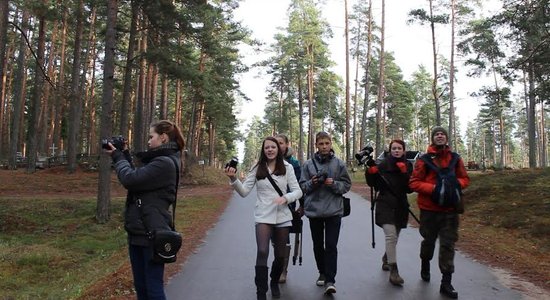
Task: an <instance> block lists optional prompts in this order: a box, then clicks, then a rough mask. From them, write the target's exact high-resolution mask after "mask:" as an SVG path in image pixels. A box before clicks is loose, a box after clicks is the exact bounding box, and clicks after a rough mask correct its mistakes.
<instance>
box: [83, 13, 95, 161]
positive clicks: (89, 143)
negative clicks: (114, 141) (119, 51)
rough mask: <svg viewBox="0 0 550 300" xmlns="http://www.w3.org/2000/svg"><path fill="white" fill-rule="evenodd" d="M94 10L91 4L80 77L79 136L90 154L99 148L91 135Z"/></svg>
mask: <svg viewBox="0 0 550 300" xmlns="http://www.w3.org/2000/svg"><path fill="white" fill-rule="evenodd" d="M96 11H97V7H95V6H93V8H92V11H91V17H90V29H89V36H88V46H87V49H88V50H87V51H86V56H85V58H84V59H83V62H84V63H85V64H86V65H87V67H86V69H85V71H84V72H82V75H81V76H82V77H81V83H80V86H81V89H82V90H85V92H84V93H82V94H84V112H85V115H84V116H85V117H84V118H82V125H83V126H82V133H81V136H82V137H85V142H86V149H85V151H86V153H87V154H90V153H92V152H96V150H99V148H98V147H97V144H96V142H97V141H95V140H94V138H93V137H95V128H96V127H95V125H94V124H95V119H94V118H93V115H94V114H95V111H94V110H95V101H94V100H95V99H94V94H95V86H94V83H95V62H96V56H97V55H96V49H97V45H96V32H95V30H94V29H95V27H96V25H95V24H96Z"/></svg>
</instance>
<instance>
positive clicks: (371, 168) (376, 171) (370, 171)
mask: <svg viewBox="0 0 550 300" xmlns="http://www.w3.org/2000/svg"><path fill="white" fill-rule="evenodd" d="M367 172H368V173H369V174H376V173H378V167H377V166H374V167H370V168H368V170H367Z"/></svg>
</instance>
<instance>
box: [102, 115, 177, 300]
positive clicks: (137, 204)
mask: <svg viewBox="0 0 550 300" xmlns="http://www.w3.org/2000/svg"><path fill="white" fill-rule="evenodd" d="M184 144H185V142H184V139H183V136H182V135H181V132H180V130H179V128H178V126H176V125H175V124H174V123H172V122H170V121H167V120H161V121H158V122H156V123H154V124H152V125H151V127H150V130H149V141H148V146H149V149H148V151H145V152H140V153H137V154H136V157H137V158H139V159H140V161H141V163H142V166H141V167H139V168H135V167H134V166H133V164H132V160H131V156H130V153H129V151H128V149H127V145H126V146H125V149H123V151H121V150H120V149H116V148H115V147H114V146H113V145H112V144H110V143H109V145H110V150H106V151H105V152H106V153H108V154H110V155H111V157H112V159H113V162H114V166H115V170H116V173H117V176H118V180H119V181H120V183H121V184H122V185H123V186H124V187H125V188H126V189H127V190H128V195H127V198H126V209H125V212H124V228H125V230H126V232H127V233H128V248H129V256H130V263H131V265H132V274H133V277H134V287H135V290H136V294H137V299H138V300H142V299H148V300H152V299H166V296H165V293H164V280H163V277H164V264H161V263H156V262H154V261H152V254H153V250H152V245H151V240H150V239H149V238H148V236H149V234H150V233H151V232H154V231H155V230H160V229H163V230H170V229H171V227H172V226H173V224H172V213H171V211H170V206H172V205H173V203H174V201H175V200H176V199H175V195H176V189H177V176H179V174H178V172H177V170H179V167H180V165H181V160H180V155H181V150H182V149H183V147H184ZM172 207H173V206H172ZM172 209H173V208H172ZM145 225H146V226H145Z"/></svg>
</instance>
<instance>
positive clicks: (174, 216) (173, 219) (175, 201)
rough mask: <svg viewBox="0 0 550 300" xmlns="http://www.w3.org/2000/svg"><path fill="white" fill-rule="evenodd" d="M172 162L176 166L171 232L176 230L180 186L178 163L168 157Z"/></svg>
mask: <svg viewBox="0 0 550 300" xmlns="http://www.w3.org/2000/svg"><path fill="white" fill-rule="evenodd" d="M168 157H169V158H170V159H171V160H172V161H173V162H174V166H176V193H175V199H174V205H173V206H172V230H174V231H175V230H176V203H177V202H178V188H179V185H180V167H179V166H178V162H177V161H176V159H175V158H173V157H172V156H168Z"/></svg>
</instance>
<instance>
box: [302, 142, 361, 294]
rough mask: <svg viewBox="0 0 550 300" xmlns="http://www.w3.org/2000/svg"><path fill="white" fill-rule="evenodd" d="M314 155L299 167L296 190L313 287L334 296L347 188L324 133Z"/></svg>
mask: <svg viewBox="0 0 550 300" xmlns="http://www.w3.org/2000/svg"><path fill="white" fill-rule="evenodd" d="M315 146H316V147H317V152H316V153H315V154H314V156H313V158H311V159H309V160H307V161H306V162H305V163H304V164H303V166H302V175H301V177H300V187H301V188H302V190H303V191H304V194H305V198H304V213H305V215H306V217H308V218H309V227H310V229H311V237H312V240H313V253H314V255H315V262H316V264H317V269H318V270H319V278H318V279H317V282H316V284H317V285H318V286H325V293H326V294H333V293H336V287H335V285H334V283H335V282H336V280H335V277H336V269H337V260H338V249H337V246H338V237H339V235H340V225H341V221H342V215H343V213H344V208H343V203H342V195H343V194H345V193H347V192H348V191H349V190H350V188H351V179H350V177H349V174H348V170H347V168H346V164H345V163H344V162H343V161H342V160H341V159H339V158H337V157H335V156H334V151H333V150H332V139H331V137H330V135H329V134H328V133H326V132H319V133H317V135H316V136H315Z"/></svg>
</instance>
